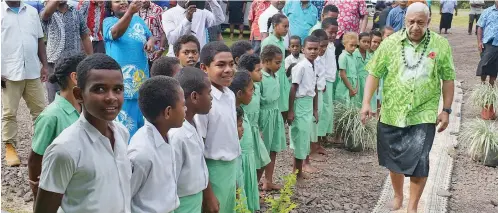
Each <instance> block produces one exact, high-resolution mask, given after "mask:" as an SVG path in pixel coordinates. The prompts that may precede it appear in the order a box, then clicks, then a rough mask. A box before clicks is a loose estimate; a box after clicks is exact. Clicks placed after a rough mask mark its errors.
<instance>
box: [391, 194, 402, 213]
mask: <svg viewBox="0 0 498 213" xmlns="http://www.w3.org/2000/svg"><path fill="white" fill-rule="evenodd" d="M402 206H403V197H396V196H394V199H393V201H392V202H391V203H390V204H389V205H388V207H389V208H390V209H391V211H396V210H399V209H401V207H402Z"/></svg>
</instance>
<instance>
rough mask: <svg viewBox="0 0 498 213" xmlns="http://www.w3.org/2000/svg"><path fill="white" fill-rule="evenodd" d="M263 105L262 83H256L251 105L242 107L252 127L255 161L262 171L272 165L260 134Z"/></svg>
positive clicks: (257, 167)
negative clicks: (260, 117)
mask: <svg viewBox="0 0 498 213" xmlns="http://www.w3.org/2000/svg"><path fill="white" fill-rule="evenodd" d="M260 104H261V83H260V82H257V83H254V93H253V95H252V99H251V103H249V105H242V109H244V114H245V115H244V117H245V118H247V120H249V124H250V125H251V133H252V140H253V146H254V160H255V162H256V169H261V168H263V167H264V166H266V165H267V164H268V163H270V161H271V160H270V156H269V155H268V151H267V150H266V146H265V142H263V139H262V138H261V134H260V133H259V123H258V122H259V121H258V120H259V110H260V107H261V106H260Z"/></svg>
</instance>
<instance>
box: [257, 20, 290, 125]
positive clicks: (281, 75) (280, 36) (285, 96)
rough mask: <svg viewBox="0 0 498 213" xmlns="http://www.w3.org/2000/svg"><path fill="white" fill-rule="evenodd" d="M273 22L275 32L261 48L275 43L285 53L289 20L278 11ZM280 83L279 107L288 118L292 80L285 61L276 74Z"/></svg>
mask: <svg viewBox="0 0 498 213" xmlns="http://www.w3.org/2000/svg"><path fill="white" fill-rule="evenodd" d="M271 24H272V25H273V33H272V34H270V35H269V36H268V37H267V38H265V39H264V40H263V42H262V43H261V49H264V48H265V46H267V45H270V44H271V45H275V46H277V47H279V48H280V51H281V52H282V54H284V55H285V45H284V37H285V36H286V35H287V32H288V31H289V20H288V19H287V17H286V16H284V15H283V14H280V13H277V14H275V15H273V16H272V17H271ZM276 76H277V79H278V83H279V84H280V91H279V93H280V98H279V100H278V107H279V109H280V112H282V116H284V118H286V117H287V116H286V113H284V112H287V111H288V110H289V92H290V82H289V79H287V77H286V75H285V61H282V63H281V64H280V68H279V69H278V72H277V74H276Z"/></svg>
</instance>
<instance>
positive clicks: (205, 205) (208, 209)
mask: <svg viewBox="0 0 498 213" xmlns="http://www.w3.org/2000/svg"><path fill="white" fill-rule="evenodd" d="M202 210H203V211H202V212H205V213H218V212H219V211H220V202H218V199H217V198H216V196H215V195H214V194H212V195H208V196H205V197H204V199H203V201H202Z"/></svg>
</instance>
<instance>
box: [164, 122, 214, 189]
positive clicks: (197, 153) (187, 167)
mask: <svg viewBox="0 0 498 213" xmlns="http://www.w3.org/2000/svg"><path fill="white" fill-rule="evenodd" d="M168 136H169V138H170V140H169V141H170V143H171V145H172V146H173V150H174V151H175V161H176V179H177V180H178V183H177V188H178V196H179V197H185V196H189V195H194V194H197V193H199V192H201V191H202V190H204V189H206V187H207V185H208V181H209V173H208V168H207V165H206V160H205V159H204V141H203V140H202V137H201V136H200V135H199V133H197V130H196V129H195V127H194V126H192V124H190V122H188V121H187V120H185V121H184V122H183V126H182V127H180V128H175V129H172V130H170V131H169V133H168Z"/></svg>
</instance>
